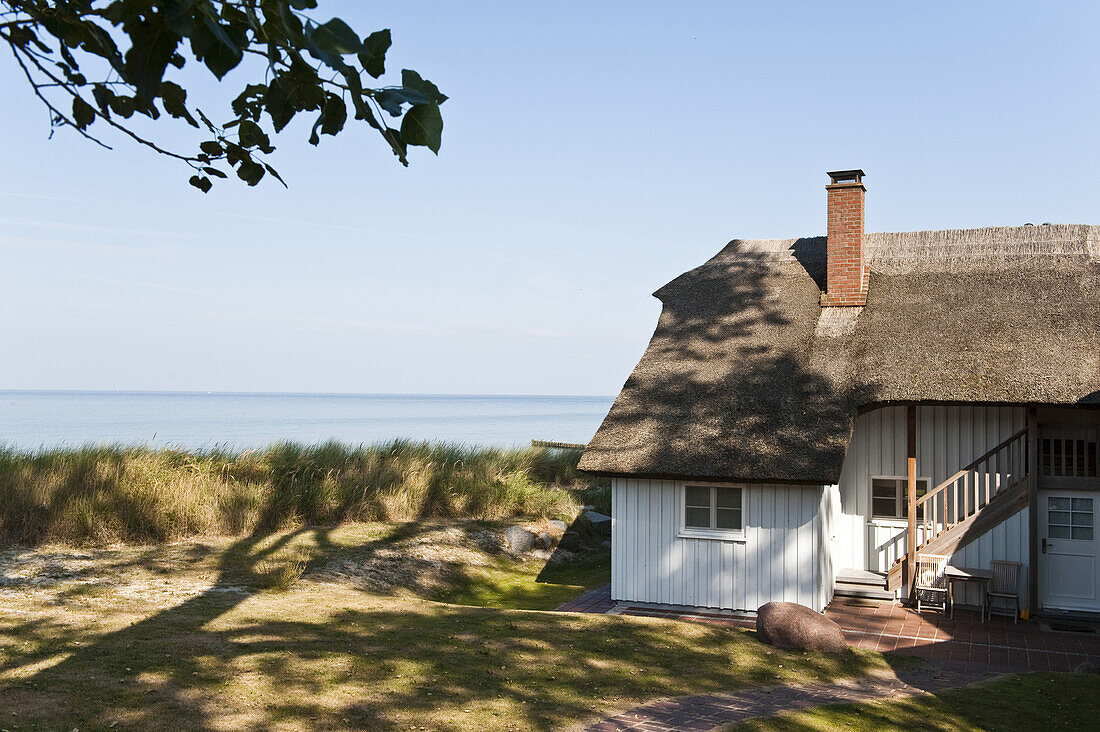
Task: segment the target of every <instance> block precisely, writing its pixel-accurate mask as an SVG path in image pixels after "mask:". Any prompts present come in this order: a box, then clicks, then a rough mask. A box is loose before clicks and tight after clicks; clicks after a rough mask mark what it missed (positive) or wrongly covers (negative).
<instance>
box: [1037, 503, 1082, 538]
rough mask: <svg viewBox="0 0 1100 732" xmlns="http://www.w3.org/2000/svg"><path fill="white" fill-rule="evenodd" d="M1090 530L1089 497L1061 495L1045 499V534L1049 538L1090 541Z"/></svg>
mask: <svg viewBox="0 0 1100 732" xmlns="http://www.w3.org/2000/svg"><path fill="white" fill-rule="evenodd" d="M1092 532H1093V511H1092V499H1091V498H1070V497H1068V496H1062V497H1058V498H1054V497H1051V498H1048V499H1047V536H1049V537H1050V538H1051V539H1084V540H1086V541H1092Z"/></svg>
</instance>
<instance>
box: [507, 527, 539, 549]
mask: <svg viewBox="0 0 1100 732" xmlns="http://www.w3.org/2000/svg"><path fill="white" fill-rule="evenodd" d="M504 546H505V547H507V548H508V551H510V552H512V553H514V554H523V553H524V552H529V551H531V550H532V549H533V548H534V547H535V535H534V534H533V533H531V532H530V531H528V530H527V529H525V528H523V527H522V526H509V527H508V528H507V530H505V532H504Z"/></svg>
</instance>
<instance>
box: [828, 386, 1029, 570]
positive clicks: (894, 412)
mask: <svg viewBox="0 0 1100 732" xmlns="http://www.w3.org/2000/svg"><path fill="white" fill-rule="evenodd" d="M1026 424H1027V413H1026V410H1025V409H1024V408H1023V407H983V406H922V407H918V408H917V475H918V476H920V477H928V478H931V481H932V486H933V487H935V486H936V485H938V484H939V483H940V482H942V481H944V480H946V479H947V478H948V477H949V476H951V475H952V474H953V473H954V472H955V471H957V470H959V469H960V468H962V467H964V466H966V465H967V464H969V463H970V462H971V461H973V460H974V459H975V458H978V457H980V456H981V455H982V454H983V453H985V452H986V451H988V450H989V449H990V448H991V447H994V446H995V445H997V444H998V443H1000V442H1003V441H1004V440H1006V439H1008V438H1009V437H1011V436H1012V434H1013V433H1014V432H1016V431H1017V430H1020V429H1022V428H1023V427H1024V426H1025V425H1026ZM905 462H906V407H904V406H899V407H882V408H880V409H875V410H873V411H870V412H867V413H865V414H861V415H859V417H857V418H856V424H855V429H854V430H853V433H852V441H851V443H850V444H849V446H848V452H847V455H845V458H844V465H843V468H842V469H841V475H840V512H839V516H838V517H837V525H836V536H837V538H836V540H835V544H834V550H833V554H834V560H835V561H836V562H838V567H839V568H841V569H870V570H872V571H885V570H886V569H888V568H889V567H890V565H891V564H892V563H893V562H894V560H895V559H897V557H898V556H900V554H899V552H904V551H905V527H904V525H903V524H902V523H901V522H897V521H895V522H892V523H891V522H888V521H873V520H872V519H871V518H870V516H871V491H870V480H869V479H870V476H872V475H895V476H903V475H905V473H906V465H905ZM872 549H874V551H872Z"/></svg>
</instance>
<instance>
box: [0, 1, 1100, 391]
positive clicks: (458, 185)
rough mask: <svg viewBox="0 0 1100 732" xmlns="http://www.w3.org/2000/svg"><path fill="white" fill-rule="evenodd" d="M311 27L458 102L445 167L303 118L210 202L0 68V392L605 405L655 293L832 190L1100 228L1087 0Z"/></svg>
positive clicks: (450, 120)
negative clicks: (501, 398)
mask: <svg viewBox="0 0 1100 732" xmlns="http://www.w3.org/2000/svg"><path fill="white" fill-rule="evenodd" d="M320 5H321V7H320V9H319V11H318V13H317V16H318V17H321V18H322V19H323V18H325V17H327V16H329V15H339V16H341V17H344V18H345V19H346V20H348V22H349V23H350V24H351V25H352V26H353V27H354V28H356V29H357V30H359V31H360V32H361V33H364V34H366V33H368V32H370V31H372V30H376V29H378V28H382V27H389V28H392V30H393V37H394V46H393V48H392V49H391V52H390V55H389V61H388V67H389V68H390V69H391V71H393V70H399V69H400V68H401V67H403V66H404V67H411V68H415V69H417V70H418V71H420V72H421V73H422V74H423V75H424V76H425V77H427V78H430V79H431V80H433V81H435V82H436V83H437V84H438V85H439V87H440V88H441V89H442V90H443V91H444V92H445V93H447V94H448V95H450V97H451V99H450V100H449V101H448V102H447V103H446V104H445V105H444V107H443V112H444V119H445V124H446V130H445V133H444V143H443V148H442V150H441V151H440V155H439V157H438V158H436V157H434V156H432V155H431V153H429V152H427V151H426V150H424V149H417V150H415V151H414V154H413V156H412V165H411V167H410V168H408V169H403V168H401V167H400V166H399V165H398V164H397V163H396V162H395V160H394V159H393V157H392V155H391V154H390V153H389V152H388V151H387V150H386V149H385V148H384V146H383V145H382V144H381V142H380V141H378V140H375V139H374V138H373V137H372V136H371V135H370V134H369V131H368V130H366V129H365V128H364V129H356V128H349V129H348V130H347V131H346V132H345V133H343V134H341V135H340V136H339V137H337V138H335V139H331V138H325V140H324V141H323V142H322V144H321V146H320V147H319V148H312V147H311V146H309V145H308V144H307V143H306V137H307V136H308V132H309V131H308V123H306V122H302V123H301V124H298V123H296V124H295V125H292V126H291V127H290V128H288V130H287V131H285V132H284V133H283V134H282V135H280V136H279V137H278V138H277V139H276V141H275V142H276V144H277V145H278V147H279V151H278V153H277V154H276V157H275V159H274V162H275V163H276V165H277V167H278V168H279V170H280V172H281V173H282V174H283V176H284V178H286V180H287V181H288V183H289V184H290V189H289V190H284V189H283V188H282V187H280V186H277V185H271V184H261V186H260V187H259V188H255V189H249V188H246V187H245V186H244V185H235V184H221V185H218V186H216V187H215V188H214V190H213V192H212V193H210V194H209V195H206V196H203V195H202V194H200V193H198V192H197V191H195V190H194V189H192V188H191V187H190V186H188V185H187V182H186V179H187V175H186V174H185V171H184V170H183V169H182V168H180V167H179V166H177V165H176V164H174V163H173V162H171V161H169V160H166V159H161V158H158V157H156V156H154V155H151V154H146V153H145V151H143V150H140V149H138V148H136V147H134V146H131V145H128V144H126V143H125V142H124V141H122V140H118V139H114V138H109V139H110V141H111V142H112V143H117V144H116V145H115V148H116V149H115V150H114V151H111V152H108V151H105V150H101V149H98V148H96V147H93V146H91V145H89V144H87V143H86V142H84V141H82V140H80V139H78V138H77V137H76V136H75V134H73V133H72V132H70V131H59V132H57V133H56V134H55V135H54V137H53V139H52V140H49V139H47V136H48V128H47V124H46V122H47V119H46V114H45V112H44V111H43V110H42V109H41V108H39V107H38V106H37V105H36V103H35V101H34V99H33V98H32V96H31V93H30V91H29V90H28V89H26V88H25V87H24V85H23V84H22V83H21V80H20V78H19V77H18V76H17V69H16V68H15V67H14V65H13V63H12V62H11V61H10V60H9V61H5V62H0V83H2V84H3V90H4V98H5V105H4V106H5V110H4V113H3V115H2V116H0V130H2V132H3V137H2V139H3V140H4V141H5V142H4V144H2V145H0V171H3V172H4V177H3V180H2V181H0V262H2V266H0V342H3V343H4V344H6V348H5V358H3V359H0V388H9V389H47V388H63V389H77V388H94V389H172V390H176V389H179V390H190V389H196V390H229V391H296V392H393V393H406V392H413V393H416V392H429V393H503V394H509V393H526V394H613V393H615V392H616V391H617V390H618V389H619V387H620V386H621V385H622V382H623V381H624V380H625V378H626V377H627V375H628V374H629V372H630V369H631V368H633V366H634V363H635V362H636V360H637V358H638V356H639V355H640V354H641V352H642V350H643V349H644V347H645V345H646V342H647V340H648V337H649V335H650V334H651V332H652V329H653V326H654V324H655V322H656V317H657V315H658V313H659V304H658V303H657V301H656V300H655V299H654V298H653V297H651V294H650V293H652V292H653V291H654V290H655V289H657V288H658V287H659V286H661V285H662V284H664V283H665V282H667V281H668V280H670V279H672V278H673V277H675V276H676V275H677V274H679V273H680V272H682V271H684V270H686V269H689V268H691V267H693V266H696V265H698V264H700V263H701V262H703V261H705V260H706V259H707V258H708V257H710V256H711V255H712V254H713V253H714V252H716V251H717V250H718V249H720V248H721V247H722V246H723V245H724V244H725V242H727V241H728V240H729V239H731V238H733V237H755V236H765V237H771V236H795V235H806V234H820V233H823V230H824V221H825V191H824V185H825V183H826V182H827V179H826V177H825V171H826V170H832V169H836V168H846V167H861V168H863V169H864V170H865V171H867V179H866V182H867V185H868V198H867V222H868V228H869V229H870V230H873V231H898V230H913V229H934V228H954V227H968V226H986V225H1015V224H1022V223H1025V222H1034V223H1041V222H1045V221H1051V222H1065V223H1094V224H1095V223H1100V195H1098V193H1100V137H1098V135H1097V120H1098V119H1100V50H1098V47H1097V45H1096V44H1095V42H1094V37H1095V29H1096V28H1097V27H1098V26H1100V6H1097V5H1096V4H1094V3H1085V2H1081V3H1050V2H1044V3H1031V4H1015V3H965V4H964V3H935V4H931V3H928V4H925V3H920V4H917V3H909V4H904V5H903V4H898V3H841V2H835V3H725V2H722V3H718V2H716V3H692V4H686V7H685V6H684V4H673V3H644V2H631V3H580V2H568V3H542V4H532V3H514V2H509V3H488V2H485V3H462V4H457V3H444V2H438V3H437V2H422V3H388V4H372V6H373V7H371V8H369V9H366V8H364V7H363V5H364V4H362V3H358V2H350V1H343V2H339V1H334V0H327V1H326V0H321V3H320ZM182 78H183V80H184V81H185V82H189V83H192V84H194V85H196V89H197V90H198V92H202V93H201V94H200V106H204V107H206V108H207V109H211V108H216V107H217V104H216V103H208V104H205V105H204V104H202V103H201V99H203V98H205V99H210V100H214V99H219V98H221V97H223V96H224V95H225V90H220V89H218V88H217V87H216V86H215V85H213V84H211V83H209V82H207V81H205V79H203V78H201V77H198V76H196V77H190V76H184V77H182ZM391 78H396V77H392V76H391ZM230 80H231V81H233V80H238V79H235V77H232V76H231V77H230ZM198 92H196V93H198ZM192 98H193V99H194V94H193V97H192ZM166 134H167V135H168V139H169V140H173V141H178V143H179V144H182V145H185V146H186V145H187V144H188V142H187V141H188V140H189V138H188V136H187V131H186V129H177V128H172V130H170V131H168V132H167V133H166Z"/></svg>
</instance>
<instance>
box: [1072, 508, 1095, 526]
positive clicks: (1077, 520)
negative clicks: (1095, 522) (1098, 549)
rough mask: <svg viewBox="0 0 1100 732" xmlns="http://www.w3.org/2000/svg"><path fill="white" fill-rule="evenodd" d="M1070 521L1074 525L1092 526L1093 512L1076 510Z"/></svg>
mask: <svg viewBox="0 0 1100 732" xmlns="http://www.w3.org/2000/svg"><path fill="white" fill-rule="evenodd" d="M1070 523H1072V524H1073V525H1074V526H1092V514H1091V513H1089V512H1087V511H1076V512H1074V514H1073V521H1071V522H1070Z"/></svg>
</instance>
